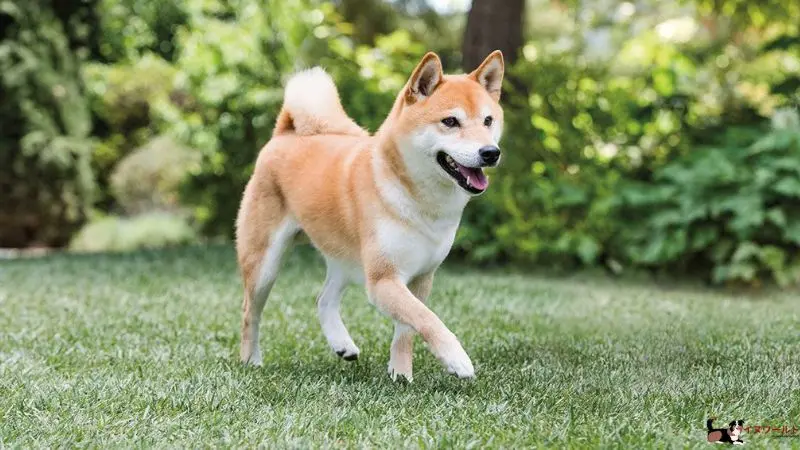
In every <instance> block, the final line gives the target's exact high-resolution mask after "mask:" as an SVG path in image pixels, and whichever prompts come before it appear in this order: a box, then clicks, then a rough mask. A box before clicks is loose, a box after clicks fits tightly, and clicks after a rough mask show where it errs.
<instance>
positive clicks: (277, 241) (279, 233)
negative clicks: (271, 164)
mask: <svg viewBox="0 0 800 450" xmlns="http://www.w3.org/2000/svg"><path fill="white" fill-rule="evenodd" d="M259 188H260V189H261V190H260V191H259V192H257V194H256V192H255V191H256V190H257V189H258V188H256V187H253V186H251V185H248V187H247V189H246V191H245V196H244V199H243V200H242V204H243V205H242V209H241V210H240V212H239V217H238V219H237V229H236V248H237V254H238V259H239V267H240V269H241V272H242V277H243V278H244V302H243V303H242V334H241V344H240V345H241V346H240V349H239V357H240V359H241V360H242V362H244V363H249V364H253V365H259V366H260V365H261V351H260V349H259V345H258V326H259V323H260V322H261V313H262V311H263V310H264V305H265V304H266V301H267V297H269V293H270V291H271V290H272V286H273V284H274V283H275V279H276V278H277V276H278V270H279V269H280V264H281V260H282V258H283V255H284V253H285V251H286V248H287V247H289V246H290V244H291V243H292V239H293V237H294V235H295V234H297V231H298V226H297V223H296V222H295V221H294V219H293V218H292V217H291V216H290V215H289V214H288V213H287V211H286V210H285V208H284V206H283V201H282V199H281V198H280V197H279V196H278V195H277V194H276V193H275V190H270V189H267V188H265V187H264V186H259Z"/></svg>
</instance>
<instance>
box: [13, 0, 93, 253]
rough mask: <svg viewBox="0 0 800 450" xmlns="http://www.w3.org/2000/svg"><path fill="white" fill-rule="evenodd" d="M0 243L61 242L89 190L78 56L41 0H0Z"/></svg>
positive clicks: (87, 128) (83, 209) (84, 207)
mask: <svg viewBox="0 0 800 450" xmlns="http://www.w3.org/2000/svg"><path fill="white" fill-rule="evenodd" d="M0 22H2V23H3V24H4V27H3V30H2V33H3V35H2V38H3V40H2V42H0V83H1V84H2V90H3V100H2V102H0V123H2V133H0V167H2V170H3V171H2V177H0V192H2V193H3V199H2V204H3V206H2V209H0V246H12V247H14V246H27V245H61V244H63V243H65V242H66V241H67V240H68V239H69V236H70V235H71V233H72V232H73V231H74V230H75V229H76V227H78V226H79V225H80V224H81V223H82V222H83V221H84V219H85V217H86V215H87V213H88V211H89V208H90V206H91V203H92V200H93V194H94V190H95V181H94V176H93V173H92V170H91V155H92V149H93V146H94V143H93V140H92V138H91V137H90V132H91V127H92V121H91V115H90V111H89V106H88V103H87V101H86V96H85V93H84V88H83V86H82V83H81V80H80V78H79V73H78V70H79V67H78V66H79V63H80V58H79V57H78V56H77V54H76V53H75V52H74V51H73V50H72V49H71V48H70V46H69V40H68V37H67V35H66V34H65V33H64V29H63V27H62V25H61V22H60V21H59V20H58V19H57V18H56V17H55V15H54V14H53V11H52V10H51V9H49V8H47V7H45V5H37V4H35V3H33V4H32V3H27V2H16V3H13V2H9V1H0Z"/></svg>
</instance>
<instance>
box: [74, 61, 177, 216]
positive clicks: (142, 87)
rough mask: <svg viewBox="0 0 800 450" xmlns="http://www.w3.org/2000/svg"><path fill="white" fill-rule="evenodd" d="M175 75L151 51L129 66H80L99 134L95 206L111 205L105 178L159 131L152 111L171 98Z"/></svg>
mask: <svg viewBox="0 0 800 450" xmlns="http://www.w3.org/2000/svg"><path fill="white" fill-rule="evenodd" d="M174 76H175V69H173V68H172V66H170V65H169V63H167V62H166V61H164V60H162V59H160V58H158V57H157V56H154V55H152V54H147V55H144V56H143V57H142V58H141V59H138V60H136V61H135V62H134V63H131V64H128V63H118V64H114V65H106V64H100V63H89V64H85V65H84V67H83V78H84V80H85V83H86V86H87V91H88V98H89V101H90V105H91V108H92V113H93V115H94V119H95V127H94V134H95V135H96V136H98V138H100V142H98V145H97V146H96V147H95V151H94V155H93V158H92V159H93V161H92V166H93V168H94V171H95V173H97V174H98V177H97V178H98V185H99V188H100V189H99V194H100V195H99V196H98V199H97V203H98V206H100V207H104V208H106V209H110V208H111V207H112V205H113V204H114V200H115V199H114V198H113V197H112V194H111V192H110V191H109V176H110V175H111V173H112V171H113V170H114V167H115V166H116V164H117V163H119V162H120V160H121V159H122V158H124V157H125V156H126V155H127V154H128V153H130V152H131V151H133V150H134V149H135V148H137V147H139V146H141V145H143V144H145V142H147V141H148V140H149V139H151V138H152V137H153V136H155V135H156V134H157V133H158V132H157V129H158V127H159V125H160V124H159V123H158V121H157V120H156V117H155V115H154V114H153V109H154V108H155V105H157V104H159V103H161V102H168V101H170V100H169V99H170V94H172V83H173V78H174Z"/></svg>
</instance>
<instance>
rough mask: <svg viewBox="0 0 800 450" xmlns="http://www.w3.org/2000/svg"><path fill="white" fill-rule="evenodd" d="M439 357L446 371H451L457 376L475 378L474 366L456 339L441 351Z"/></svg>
mask: <svg viewBox="0 0 800 450" xmlns="http://www.w3.org/2000/svg"><path fill="white" fill-rule="evenodd" d="M440 359H441V360H442V363H443V364H444V366H445V368H446V369H447V372H448V373H452V374H454V375H455V376H457V377H458V378H475V368H474V367H473V366H472V361H471V360H470V359H469V356H468V355H467V352H465V351H464V349H463V348H462V347H461V344H459V343H458V341H455V343H454V344H451V345H450V346H449V348H448V349H447V350H446V351H444V352H442V356H441V358H440Z"/></svg>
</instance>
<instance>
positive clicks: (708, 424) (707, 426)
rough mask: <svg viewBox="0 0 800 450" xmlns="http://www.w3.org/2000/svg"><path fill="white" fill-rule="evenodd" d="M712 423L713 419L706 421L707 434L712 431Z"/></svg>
mask: <svg viewBox="0 0 800 450" xmlns="http://www.w3.org/2000/svg"><path fill="white" fill-rule="evenodd" d="M713 423H714V419H708V420H706V428H708V431H709V432H710V431H711V430H713V429H714V425H712V424H713Z"/></svg>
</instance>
